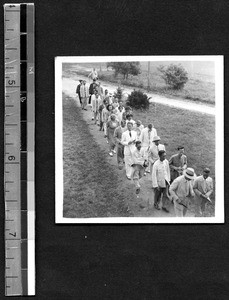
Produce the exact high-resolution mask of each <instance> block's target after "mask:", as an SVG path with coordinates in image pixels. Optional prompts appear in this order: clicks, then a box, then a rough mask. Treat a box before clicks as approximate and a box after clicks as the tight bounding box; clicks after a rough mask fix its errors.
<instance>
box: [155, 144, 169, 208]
mask: <svg viewBox="0 0 229 300" xmlns="http://www.w3.org/2000/svg"><path fill="white" fill-rule="evenodd" d="M158 155H159V159H158V160H157V161H156V162H155V163H154V165H153V171H152V184H153V189H154V207H155V208H156V209H158V210H160V207H159V205H160V200H161V196H162V209H163V210H164V211H165V212H169V210H168V209H167V202H168V197H167V194H168V187H169V182H170V169H169V162H168V160H167V159H166V158H165V157H166V152H165V151H164V150H160V151H159V152H158Z"/></svg>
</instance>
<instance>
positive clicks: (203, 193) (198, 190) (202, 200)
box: [193, 168, 213, 217]
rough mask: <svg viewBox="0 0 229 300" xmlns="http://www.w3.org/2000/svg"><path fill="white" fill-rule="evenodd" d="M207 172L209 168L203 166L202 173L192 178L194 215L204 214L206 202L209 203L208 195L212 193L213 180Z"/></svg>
mask: <svg viewBox="0 0 229 300" xmlns="http://www.w3.org/2000/svg"><path fill="white" fill-rule="evenodd" d="M209 173H210V169H209V168H204V170H203V175H201V176H198V177H196V179H195V180H194V185H193V190H194V193H195V201H194V202H195V217H201V216H204V214H205V207H206V204H207V203H211V199H210V196H211V194H212V193H213V180H212V178H211V177H210V176H209Z"/></svg>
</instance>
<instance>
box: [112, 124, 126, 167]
mask: <svg viewBox="0 0 229 300" xmlns="http://www.w3.org/2000/svg"><path fill="white" fill-rule="evenodd" d="M126 130H127V128H126V121H124V120H122V121H121V124H120V125H119V126H118V127H117V128H115V131H114V138H115V141H116V149H117V162H118V168H119V169H120V170H122V169H123V165H124V145H123V144H122V142H121V141H122V134H123V132H125V131H126Z"/></svg>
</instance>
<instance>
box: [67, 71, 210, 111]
mask: <svg viewBox="0 0 229 300" xmlns="http://www.w3.org/2000/svg"><path fill="white" fill-rule="evenodd" d="M79 79H85V80H87V81H88V78H87V77H85V76H83V75H75V76H74V78H65V77H64V78H63V91H64V92H66V93H68V94H69V95H71V96H74V97H75V95H76V94H75V90H76V86H77V84H78V83H79V82H78V80H79ZM100 81H101V85H102V86H103V87H104V88H106V89H108V90H109V92H111V93H113V92H114V91H115V90H116V88H117V84H112V83H110V82H109V83H108V82H104V81H102V80H100ZM132 91H133V88H128V87H126V86H125V87H124V91H123V92H124V93H126V94H130V93H131V92H132ZM147 95H148V97H152V99H151V100H150V101H151V102H154V103H160V104H164V105H169V106H173V107H176V108H181V109H185V110H192V111H196V112H199V113H202V114H209V115H213V116H214V115H215V107H214V106H210V105H206V104H202V103H194V102H191V101H188V100H185V101H184V100H180V99H175V98H167V97H164V96H161V95H157V94H153V93H147Z"/></svg>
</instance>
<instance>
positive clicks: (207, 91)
mask: <svg viewBox="0 0 229 300" xmlns="http://www.w3.org/2000/svg"><path fill="white" fill-rule="evenodd" d="M99 65H100V64H96V63H95V64H93V66H95V67H96V69H97V70H98V73H99V78H100V79H101V80H105V81H108V82H112V83H117V84H118V83H119V82H121V84H123V85H127V86H132V87H133V88H135V87H137V88H144V89H146V88H147V86H148V77H147V68H146V66H145V64H143V62H142V73H141V74H140V75H138V76H131V75H130V77H129V79H128V80H123V76H121V75H118V76H117V77H116V78H115V77H114V72H113V71H112V70H111V69H109V70H107V69H106V66H105V64H102V66H101V71H100V66H99ZM91 66H92V64H86V63H85V64H68V65H67V64H65V66H64V68H65V71H67V70H68V72H69V74H74V73H77V74H81V75H86V76H87V75H88V74H89V70H90V69H91ZM158 66H159V63H157V64H155V63H151V71H150V91H152V92H154V93H158V94H163V95H165V96H167V97H177V98H183V99H188V100H192V101H196V102H204V103H209V104H214V103H215V84H214V78H213V76H208V75H205V74H199V73H194V74H192V76H191V75H190V74H189V80H188V82H187V83H186V85H185V87H184V89H183V90H173V89H171V88H169V87H168V86H166V85H165V82H164V80H163V79H162V78H161V77H160V72H159V71H158V70H157V67H158Z"/></svg>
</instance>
